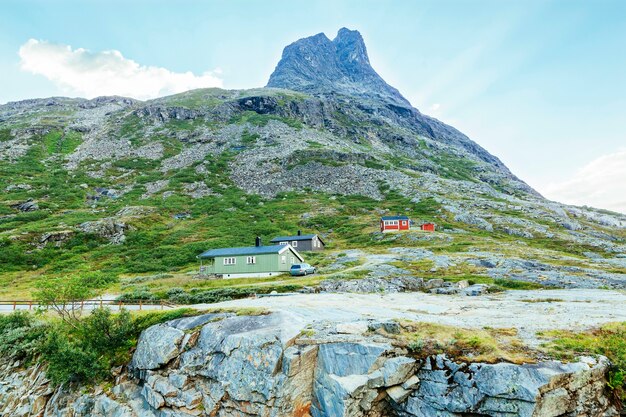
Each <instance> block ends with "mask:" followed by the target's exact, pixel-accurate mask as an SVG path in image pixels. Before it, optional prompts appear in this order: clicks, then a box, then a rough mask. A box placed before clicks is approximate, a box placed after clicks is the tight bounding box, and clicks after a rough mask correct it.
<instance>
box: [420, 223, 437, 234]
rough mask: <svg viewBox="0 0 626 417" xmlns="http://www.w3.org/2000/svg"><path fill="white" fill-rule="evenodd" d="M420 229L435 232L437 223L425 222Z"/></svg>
mask: <svg viewBox="0 0 626 417" xmlns="http://www.w3.org/2000/svg"><path fill="white" fill-rule="evenodd" d="M420 229H422V230H424V231H426V232H434V231H435V223H423V224H422V225H421V226H420Z"/></svg>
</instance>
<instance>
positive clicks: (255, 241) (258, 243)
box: [254, 236, 261, 246]
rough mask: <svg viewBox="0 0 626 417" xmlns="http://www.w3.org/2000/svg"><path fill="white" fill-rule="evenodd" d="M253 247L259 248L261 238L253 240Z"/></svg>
mask: <svg viewBox="0 0 626 417" xmlns="http://www.w3.org/2000/svg"><path fill="white" fill-rule="evenodd" d="M254 246H261V238H260V237H259V236H257V237H256V239H254Z"/></svg>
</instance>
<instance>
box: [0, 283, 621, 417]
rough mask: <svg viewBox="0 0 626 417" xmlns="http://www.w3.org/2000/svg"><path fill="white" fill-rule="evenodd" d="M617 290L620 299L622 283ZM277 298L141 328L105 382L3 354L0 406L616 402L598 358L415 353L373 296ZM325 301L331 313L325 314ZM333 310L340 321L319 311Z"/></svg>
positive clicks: (405, 411) (233, 410) (457, 414)
mask: <svg viewBox="0 0 626 417" xmlns="http://www.w3.org/2000/svg"><path fill="white" fill-rule="evenodd" d="M561 295H563V294H561ZM613 297H617V298H619V297H622V298H620V299H619V301H620V302H622V303H623V295H617V294H613ZM592 298H593V297H592ZM609 298H611V297H609ZM315 299H321V300H323V299H324V298H323V297H322V298H320V297H317V298H315ZM267 300H268V299H264V300H260V301H263V302H264V303H266V304H267V302H268V301H267ZM272 300H282V301H281V303H289V304H291V305H292V307H290V310H287V309H285V308H280V309H277V311H275V312H273V313H271V314H264V315H257V316H246V315H235V314H233V313H216V314H205V315H201V316H198V317H192V318H184V319H178V320H174V321H171V322H168V323H165V324H160V325H156V326H153V327H150V328H148V329H147V330H145V331H144V333H143V334H142V335H141V337H140V339H139V343H138V346H137V349H136V351H135V353H134V355H133V359H132V361H131V363H130V364H129V366H128V367H127V368H125V369H118V370H116V371H115V372H116V375H117V377H116V381H115V383H114V384H113V385H112V386H107V387H104V388H103V387H96V388H95V389H93V390H83V391H78V390H74V391H70V390H68V389H67V388H66V387H58V388H53V387H51V386H50V384H49V382H48V380H47V379H46V378H45V375H44V374H43V373H42V369H41V368H40V367H34V368H28V369H26V370H23V369H21V368H20V367H19V363H4V364H3V365H2V367H1V368H0V380H2V381H3V383H2V385H0V411H1V412H2V414H3V415H6V416H26V415H37V416H49V417H52V416H54V417H70V416H72V417H87V416H94V417H110V416H116V417H165V416H167V417H188V416H219V417H231V416H240V417H244V416H276V417H282V416H285V417H287V416H298V417H306V416H313V417H342V416H345V417H418V416H419V417H432V416H446V417H463V416H471V415H476V416H478V415H480V416H493V417H514V416H518V417H556V416H567V417H574V416H577V417H592V416H593V417H601V416H602V417H616V416H618V414H619V413H618V411H617V410H616V408H615V407H614V406H613V405H612V403H611V401H610V399H609V398H608V397H607V396H606V391H605V385H606V380H605V374H606V371H607V368H608V363H607V362H606V361H605V360H604V359H603V358H581V359H580V360H579V361H577V362H574V363H570V364H564V363H560V362H555V361H547V360H546V361H540V362H538V363H534V364H513V363H499V364H487V363H480V362H471V361H469V362H468V361H459V360H455V359H454V358H449V357H447V356H446V355H443V354H440V355H429V354H426V355H423V354H422V355H420V348H419V347H410V348H408V349H407V347H406V345H403V344H402V343H399V339H398V337H399V335H401V333H402V331H403V330H402V327H401V326H399V325H398V323H397V322H394V321H389V320H382V321H381V320H380V319H379V318H378V317H376V316H379V317H380V316H381V314H380V308H374V309H372V311H373V316H370V317H367V318H366V317H365V315H364V314H363V315H359V314H358V313H356V314H357V315H358V316H355V314H352V315H351V316H348V315H345V312H346V310H343V311H342V312H343V313H344V314H339V313H340V311H339V310H337V308H336V306H334V305H333V306H330V307H329V308H324V309H321V308H318V309H317V310H315V313H316V314H318V317H317V318H318V320H317V321H313V320H312V317H311V316H310V314H307V313H305V312H304V310H306V309H307V308H310V307H311V306H310V302H309V303H307V302H306V300H305V299H303V298H295V299H294V298H287V297H285V298H280V299H279V298H276V299H272ZM473 300H475V299H473ZM309 301H310V300H309ZM342 301H343V302H344V303H345V302H346V301H348V300H346V299H345V298H344V299H343V300H342ZM349 301H352V302H353V304H354V300H349ZM387 301H389V302H398V300H397V299H394V300H387ZM415 301H418V300H413V303H412V305H414V306H416V305H417V306H419V305H421V303H419V302H415ZM570 302H572V303H573V302H574V301H570ZM272 303H274V301H272ZM270 304H271V303H270ZM300 304H304V307H303V308H302V309H300V308H299V307H297V306H299V305H300ZM364 304H366V303H364ZM513 304H515V303H513ZM253 305H258V304H257V303H253ZM260 305H263V304H260ZM329 310H330V311H334V312H335V314H332V313H331V314H330V315H326V316H324V315H321V314H320V313H321V312H322V311H329ZM288 311H293V313H292V314H288ZM484 311H485V310H483V312H484ZM331 315H332V316H334V317H335V318H337V317H339V320H340V321H339V322H337V321H328V320H326V319H327V318H329V317H330V316H331ZM307 316H308V319H305V318H306V317H307ZM563 317H565V315H564V316H563ZM354 318H357V319H358V320H357V321H352V319H354ZM303 319H305V320H303ZM307 321H308V323H309V324H305V323H306V322H307ZM487 322H490V321H489V320H487V321H485V323H487Z"/></svg>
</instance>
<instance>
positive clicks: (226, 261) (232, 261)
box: [224, 257, 237, 266]
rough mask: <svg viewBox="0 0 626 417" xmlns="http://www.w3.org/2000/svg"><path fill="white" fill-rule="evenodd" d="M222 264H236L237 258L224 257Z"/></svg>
mask: <svg viewBox="0 0 626 417" xmlns="http://www.w3.org/2000/svg"><path fill="white" fill-rule="evenodd" d="M224 265H227V266H229V265H237V258H234V257H230V258H224Z"/></svg>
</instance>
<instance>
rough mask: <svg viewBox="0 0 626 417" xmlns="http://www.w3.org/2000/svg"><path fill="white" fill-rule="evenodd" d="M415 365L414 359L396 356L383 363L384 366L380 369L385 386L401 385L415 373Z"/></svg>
mask: <svg viewBox="0 0 626 417" xmlns="http://www.w3.org/2000/svg"><path fill="white" fill-rule="evenodd" d="M416 365H417V363H416V361H415V359H413V358H407V357H405V356H398V357H395V358H391V359H388V360H387V361H385V364H384V365H383V367H382V368H381V371H382V373H383V378H384V380H385V386H386V387H390V386H392V385H398V384H402V383H403V382H404V381H406V380H407V379H409V378H410V377H411V375H412V374H413V373H414V372H415V368H416Z"/></svg>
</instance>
